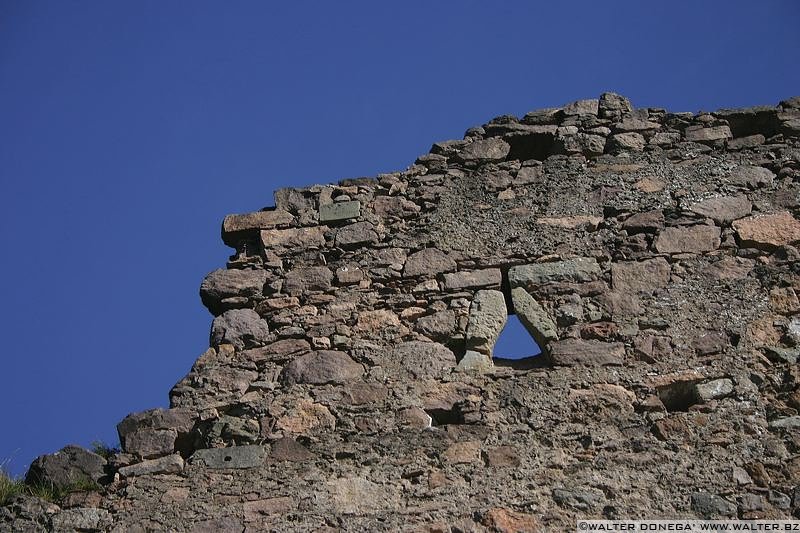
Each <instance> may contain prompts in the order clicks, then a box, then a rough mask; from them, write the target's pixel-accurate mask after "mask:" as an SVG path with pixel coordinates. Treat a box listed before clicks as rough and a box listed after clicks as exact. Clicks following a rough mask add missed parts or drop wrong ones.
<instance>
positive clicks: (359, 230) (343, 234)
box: [336, 222, 379, 249]
mask: <svg viewBox="0 0 800 533" xmlns="http://www.w3.org/2000/svg"><path fill="white" fill-rule="evenodd" d="M378 240H379V238H378V233H377V232H376V231H375V226H373V225H372V224H370V223H369V222H356V223H355V224H350V225H349V226H345V227H343V228H340V229H339V230H338V231H337V232H336V246H339V247H340V248H348V249H349V248H357V247H359V246H365V245H368V244H374V243H376V242H378Z"/></svg>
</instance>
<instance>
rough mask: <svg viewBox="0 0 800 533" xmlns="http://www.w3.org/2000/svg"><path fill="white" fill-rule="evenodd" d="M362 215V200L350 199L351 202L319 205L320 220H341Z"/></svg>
mask: <svg viewBox="0 0 800 533" xmlns="http://www.w3.org/2000/svg"><path fill="white" fill-rule="evenodd" d="M360 216H361V202H359V201H358V200H350V201H349V202H334V203H331V204H325V205H321V206H319V221H320V222H339V221H342V220H348V219H351V218H358V217H360Z"/></svg>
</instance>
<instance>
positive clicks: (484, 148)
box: [458, 137, 511, 162]
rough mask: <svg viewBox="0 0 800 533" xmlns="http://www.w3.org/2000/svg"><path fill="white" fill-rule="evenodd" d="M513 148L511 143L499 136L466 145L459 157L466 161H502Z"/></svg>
mask: <svg viewBox="0 0 800 533" xmlns="http://www.w3.org/2000/svg"><path fill="white" fill-rule="evenodd" d="M510 150H511V145H509V144H508V143H507V142H505V141H504V140H503V139H501V138H499V137H491V138H489V139H481V140H479V141H474V142H471V143H469V144H467V145H466V146H464V147H463V148H462V149H461V151H460V152H458V158H459V159H460V160H462V161H464V162H480V161H502V160H503V159H505V158H506V156H507V155H508V152H509V151H510Z"/></svg>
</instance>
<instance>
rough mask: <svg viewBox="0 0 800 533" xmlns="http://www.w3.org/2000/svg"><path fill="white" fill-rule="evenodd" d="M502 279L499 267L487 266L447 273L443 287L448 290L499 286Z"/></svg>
mask: <svg viewBox="0 0 800 533" xmlns="http://www.w3.org/2000/svg"><path fill="white" fill-rule="evenodd" d="M500 281H501V278H500V270H499V269H497V268H487V269H485V270H473V271H462V272H452V273H448V274H445V275H444V283H443V287H444V289H445V290H448V291H453V290H460V289H478V288H481V287H499V286H500Z"/></svg>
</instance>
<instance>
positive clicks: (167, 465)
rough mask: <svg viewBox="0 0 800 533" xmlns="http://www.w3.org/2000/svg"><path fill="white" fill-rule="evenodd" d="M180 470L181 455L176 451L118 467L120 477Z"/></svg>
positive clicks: (178, 471) (176, 472)
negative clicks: (172, 453)
mask: <svg viewBox="0 0 800 533" xmlns="http://www.w3.org/2000/svg"><path fill="white" fill-rule="evenodd" d="M182 471H183V457H181V456H180V455H178V454H177V453H176V454H174V455H167V456H165V457H159V458H158V459H148V460H145V461H142V462H141V463H135V464H132V465H130V466H125V467H122V468H120V469H119V475H121V476H122V477H137V476H146V475H152V474H179V473H180V472H182Z"/></svg>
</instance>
